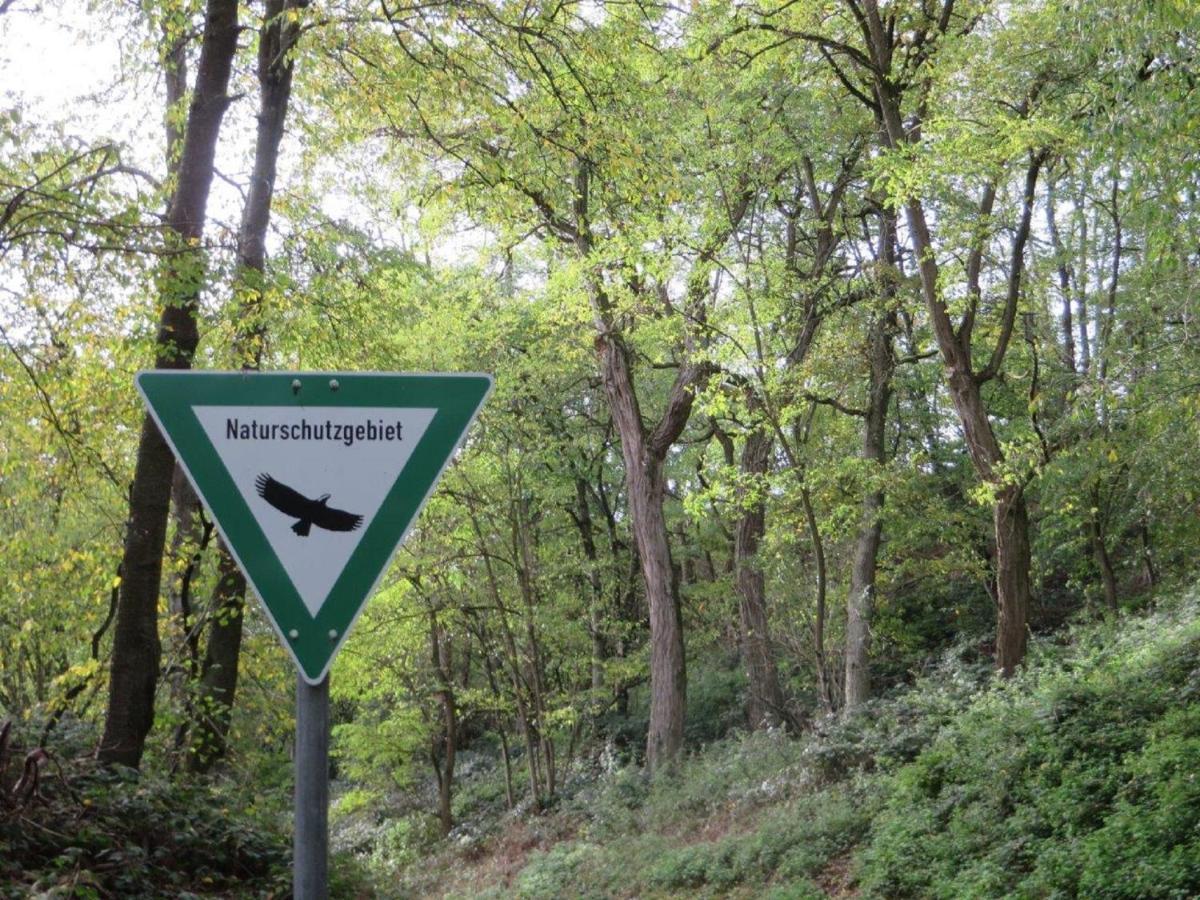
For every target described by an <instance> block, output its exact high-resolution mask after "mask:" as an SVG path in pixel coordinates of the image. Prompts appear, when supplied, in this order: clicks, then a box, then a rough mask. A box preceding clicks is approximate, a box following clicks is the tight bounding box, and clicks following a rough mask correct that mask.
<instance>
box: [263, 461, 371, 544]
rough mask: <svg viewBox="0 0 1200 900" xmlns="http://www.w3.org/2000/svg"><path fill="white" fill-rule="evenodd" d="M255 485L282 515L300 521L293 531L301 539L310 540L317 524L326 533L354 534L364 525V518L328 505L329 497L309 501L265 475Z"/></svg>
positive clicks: (297, 492) (323, 495)
mask: <svg viewBox="0 0 1200 900" xmlns="http://www.w3.org/2000/svg"><path fill="white" fill-rule="evenodd" d="M254 486H255V488H257V489H258V496H260V497H262V498H263V499H264V500H266V501H267V502H268V503H270V504H271V505H272V506H273V507H275V508H276V509H277V510H279V511H280V512H281V513H283V514H284V515H287V516H291V517H292V518H294V519H299V521H298V522H296V523H295V524H294V525H293V526H292V531H294V532H296V534H298V535H300V537H307V536H308V532H309V530H310V529H311V528H312V526H314V525H316V526H317V527H318V528H324V529H325V530H326V531H354V529H356V528H358V526H359V525H361V524H362V520H363V517H362V516H359V515H355V514H354V513H352V512H346V510H344V509H333V508H332V507H329V506H326V505H325V504H326V503H327V502H328V501H329V497H330V495H329V494H322V495H321V496H320V497H318V498H317V499H316V500H310V499H308V498H307V497H305V496H304V495H303V494H301V493H300V492H299V491H297V490H295V489H294V488H290V487H288V486H287V485H286V484H284V483H283V482H280V481H276V480H275V479H274V478H272V477H271V476H270V475H268V474H267V473H266V472H263V473H262V474H261V475H259V476H258V478H256V479H255V481H254Z"/></svg>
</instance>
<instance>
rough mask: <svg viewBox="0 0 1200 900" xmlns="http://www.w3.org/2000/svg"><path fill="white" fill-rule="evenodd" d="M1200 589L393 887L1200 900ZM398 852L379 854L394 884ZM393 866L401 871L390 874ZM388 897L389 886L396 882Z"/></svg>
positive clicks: (493, 838) (589, 805) (622, 775)
mask: <svg viewBox="0 0 1200 900" xmlns="http://www.w3.org/2000/svg"><path fill="white" fill-rule="evenodd" d="M1198 699H1200V592H1198V591H1197V590H1195V589H1193V590H1190V591H1183V592H1180V593H1178V594H1177V595H1175V596H1173V597H1171V598H1168V599H1164V600H1161V601H1160V602H1159V604H1158V606H1157V607H1156V608H1155V609H1153V610H1150V611H1148V612H1144V613H1141V614H1138V615H1135V616H1129V617H1127V618H1125V619H1123V620H1122V621H1121V622H1119V623H1117V624H1106V623H1098V624H1091V625H1087V626H1080V627H1077V628H1075V629H1073V630H1071V631H1070V632H1066V633H1063V634H1060V635H1058V636H1057V638H1056V639H1055V640H1054V641H1043V642H1040V643H1038V644H1037V645H1036V646H1035V647H1034V649H1033V652H1032V654H1031V657H1030V660H1029V664H1028V666H1027V667H1026V669H1025V670H1024V671H1023V672H1022V673H1021V674H1020V675H1019V676H1018V677H1016V678H1014V679H1013V680H1011V681H1009V682H1001V681H999V680H997V679H995V678H994V677H993V676H992V675H991V674H990V672H988V671H987V668H986V666H985V665H984V664H982V663H974V664H968V663H965V662H963V660H962V659H961V658H953V657H948V658H947V659H946V660H944V661H943V662H942V664H941V665H939V666H938V667H936V668H935V669H934V670H933V671H932V672H930V673H929V674H927V675H925V676H923V677H921V678H919V679H918V680H917V682H916V684H915V686H914V687H912V688H910V689H907V690H905V691H903V692H901V693H899V694H897V695H896V696H894V697H892V698H890V699H886V700H880V701H876V702H874V703H872V704H870V705H869V706H868V708H866V709H865V710H864V711H863V712H862V713H861V714H860V715H858V716H856V717H854V718H853V719H852V720H851V721H849V722H836V723H835V722H827V723H824V724H822V725H820V726H819V727H818V728H817V729H815V731H814V732H813V733H811V734H809V735H807V736H805V737H804V738H801V739H794V738H791V737H788V736H786V735H784V734H782V733H767V734H753V735H745V736H740V735H739V736H735V737H733V738H730V739H726V740H724V741H721V742H717V743H715V744H712V745H710V746H709V747H707V748H706V749H705V750H704V751H702V752H700V753H697V754H695V755H693V756H691V757H689V758H688V760H687V761H686V762H685V763H684V764H683V765H682V766H681V768H680V769H679V771H678V772H676V773H674V774H672V775H668V776H663V777H659V778H656V779H654V780H651V781H647V780H646V779H644V778H643V776H642V775H641V774H640V773H639V772H638V771H636V770H634V769H627V770H620V771H617V772H615V773H611V774H597V775H593V776H591V777H585V778H578V779H576V780H575V781H574V782H572V783H571V784H570V785H569V786H568V788H567V789H566V791H565V793H564V797H563V799H562V800H561V802H560V804H559V805H558V806H557V808H556V809H555V810H553V811H552V812H550V813H545V814H542V815H532V814H529V813H528V812H525V813H520V814H518V813H509V814H506V815H504V816H500V817H496V818H493V819H492V820H490V821H485V819H486V814H485V813H484V811H483V806H482V805H481V806H479V807H478V808H472V804H473V802H474V801H473V800H472V798H474V797H484V796H487V795H488V793H489V792H488V791H487V790H485V789H484V788H483V786H482V785H475V786H474V787H468V788H467V789H465V790H464V795H463V800H462V802H461V804H460V809H459V810H458V811H459V814H460V816H461V817H462V819H463V820H464V821H469V822H471V830H470V831H469V832H467V831H463V832H461V833H460V834H459V836H458V838H457V840H454V841H452V842H451V843H450V844H449V845H442V849H441V850H440V851H438V852H437V853H435V854H433V855H432V856H423V857H420V858H415V859H414V858H413V857H411V856H410V857H408V864H407V865H404V866H395V867H394V868H392V869H391V871H390V873H389V876H388V877H387V878H386V879H385V881H384V883H381V885H380V888H381V890H383V891H385V892H387V893H392V892H396V893H398V894H399V895H404V896H406V895H410V894H415V895H425V896H460V897H479V896H492V897H522V898H538V897H546V898H550V897H564V896H583V897H696V896H723V897H724V896H732V897H760V896H763V897H778V898H782V897H793V898H800V897H827V896H833V897H888V898H891V897H947V898H950V897H954V898H961V897H999V896H1023V897H1049V896H1054V897H1076V896H1078V897H1089V898H1091V897H1113V898H1118V897H1129V898H1133V897H1139V898H1140V897H1189V896H1195V895H1197V893H1200V703H1198V702H1197V701H1198ZM386 856H387V854H386V853H384V854H377V855H376V856H375V861H376V870H377V871H379V868H383V869H387V868H388V867H387V860H386ZM380 863H382V864H383V865H382V867H381V866H380V865H379V864H380ZM385 885H386V886H385Z"/></svg>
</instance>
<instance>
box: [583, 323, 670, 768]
mask: <svg viewBox="0 0 1200 900" xmlns="http://www.w3.org/2000/svg"><path fill="white" fill-rule="evenodd" d="M596 348H597V350H598V352H599V354H600V370H601V374H602V375H603V379H604V387H605V391H606V393H607V394H608V402H609V407H610V409H611V410H612V414H613V421H614V422H615V423H616V426H617V433H618V434H619V435H620V438H621V454H622V456H623V458H624V461H625V481H626V488H627V492H628V496H629V511H630V522H631V525H632V528H633V534H634V538H635V540H636V543H637V549H638V559H639V560H640V562H641V566H642V579H643V581H644V583H645V586H646V602H647V605H648V606H649V608H650V730H649V734H648V735H647V738H646V765H647V766H648V767H649V768H650V770H651V771H654V770H656V769H657V768H659V767H660V766H661V765H663V764H667V763H669V762H670V761H671V760H673V759H675V757H677V756H678V755H679V751H680V750H681V749H682V748H683V714H684V706H685V703H686V695H687V670H686V665H685V662H684V647H683V620H682V617H681V615H680V610H679V596H678V585H677V584H676V580H675V574H674V569H673V567H672V565H671V547H670V543H669V541H668V538H667V524H666V517H665V515H664V511H663V502H664V499H665V496H666V480H665V477H664V474H663V457H664V456H665V449H666V448H665V447H664V448H663V449H662V452H658V450H657V449H655V448H652V447H651V446H650V445H649V441H648V439H647V436H646V432H645V426H644V425H643V424H642V417H641V411H640V409H639V407H638V401H637V396H636V394H635V393H634V389H633V380H632V375H631V373H630V370H629V358H628V352H627V350H626V348H625V345H624V342H623V341H622V340H621V339H620V337H619V336H618V335H615V334H608V335H604V336H602V337H599V338H597V339H596ZM690 406H691V404H690V402H689V403H688V410H687V412H690ZM686 420H687V414H686V413H685V414H684V415H683V421H684V422H686ZM680 430H682V426H680ZM676 434H677V432H676ZM672 441H673V438H672ZM667 446H669V444H668V445H667Z"/></svg>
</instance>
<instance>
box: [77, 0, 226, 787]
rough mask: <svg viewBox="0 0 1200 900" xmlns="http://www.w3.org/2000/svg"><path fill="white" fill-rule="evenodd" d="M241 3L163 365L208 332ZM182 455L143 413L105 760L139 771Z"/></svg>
mask: <svg viewBox="0 0 1200 900" xmlns="http://www.w3.org/2000/svg"><path fill="white" fill-rule="evenodd" d="M237 13H238V10H237V3H236V2H234V0H209V3H208V5H207V7H206V11H205V23H204V35H203V44H202V47H201V51H200V62H199V65H198V68H197V73H196V84H195V87H194V89H193V92H192V100H191V104H190V106H189V109H188V120H187V127H186V130H185V133H184V138H183V148H182V152H181V157H180V162H179V173H178V177H177V183H176V186H175V191H174V193H173V195H172V198H171V205H170V208H169V210H168V213H167V218H166V225H167V231H166V242H165V243H166V253H167V256H166V259H167V263H166V271H165V272H164V273H163V277H162V280H161V286H160V303H161V310H162V311H161V317H160V319H159V329H158V336H157V338H156V342H155V346H156V356H155V366H156V368H171V369H186V368H189V367H190V365H191V361H192V355H193V354H194V353H195V350H196V344H197V342H198V340H199V330H198V326H197V321H196V306H197V303H198V302H199V295H200V291H201V288H202V285H203V277H202V276H203V271H204V262H203V251H202V249H201V246H200V245H201V240H202V237H203V232H204V221H205V211H206V207H207V204H208V193H209V186H210V185H211V184H212V179H213V157H214V154H215V152H216V145H217V138H218V136H219V134H220V129H221V119H222V118H223V116H224V114H225V110H226V108H227V107H228V105H229V101H230V98H229V97H228V94H227V89H228V84H229V75H230V70H231V68H232V65H233V57H234V53H235V51H236V49H237V35H238V17H237ZM174 471H175V461H174V458H173V457H172V455H171V451H170V448H169V447H167V444H166V441H164V440H163V438H162V435H161V434H159V432H158V428H157V426H155V424H154V421H153V420H152V419H151V418H150V416H149V415H148V414H147V415H145V416H144V417H143V419H142V428H141V436H140V438H139V442H138V453H137V464H136V468H135V471H134V477H133V484H132V486H131V488H130V498H129V520H128V524H127V526H126V529H127V530H126V536H125V549H124V555H123V560H122V564H121V571H122V580H121V589H120V595H119V599H118V603H117V613H116V623H115V626H114V632H113V651H112V665H111V674H110V680H109V695H108V711H107V715H106V717H105V725H104V736H103V738H102V739H101V745H100V750H99V758H100V759H101V760H102V761H103V762H105V763H110V764H111V763H118V764H121V765H126V766H131V767H134V768H136V767H137V766H138V765H139V764H140V763H141V758H142V749H143V747H144V746H145V740H146V735H147V734H148V733H149V731H150V726H151V724H152V723H153V720H154V694H155V687H156V682H157V679H158V667H159V656H160V645H159V639H158V596H159V588H160V582H161V578H162V559H163V549H164V544H165V540H166V528H167V515H168V511H169V504H170V499H171V480H172V476H173V475H174Z"/></svg>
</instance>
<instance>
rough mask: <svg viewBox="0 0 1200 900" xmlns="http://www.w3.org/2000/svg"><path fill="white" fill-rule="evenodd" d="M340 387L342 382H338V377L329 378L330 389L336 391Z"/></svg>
mask: <svg viewBox="0 0 1200 900" xmlns="http://www.w3.org/2000/svg"><path fill="white" fill-rule="evenodd" d="M340 387H341V385H340V384H338V380H337V379H336V378H330V379H329V389H330V390H331V391H336V390H337V389H338V388H340Z"/></svg>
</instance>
